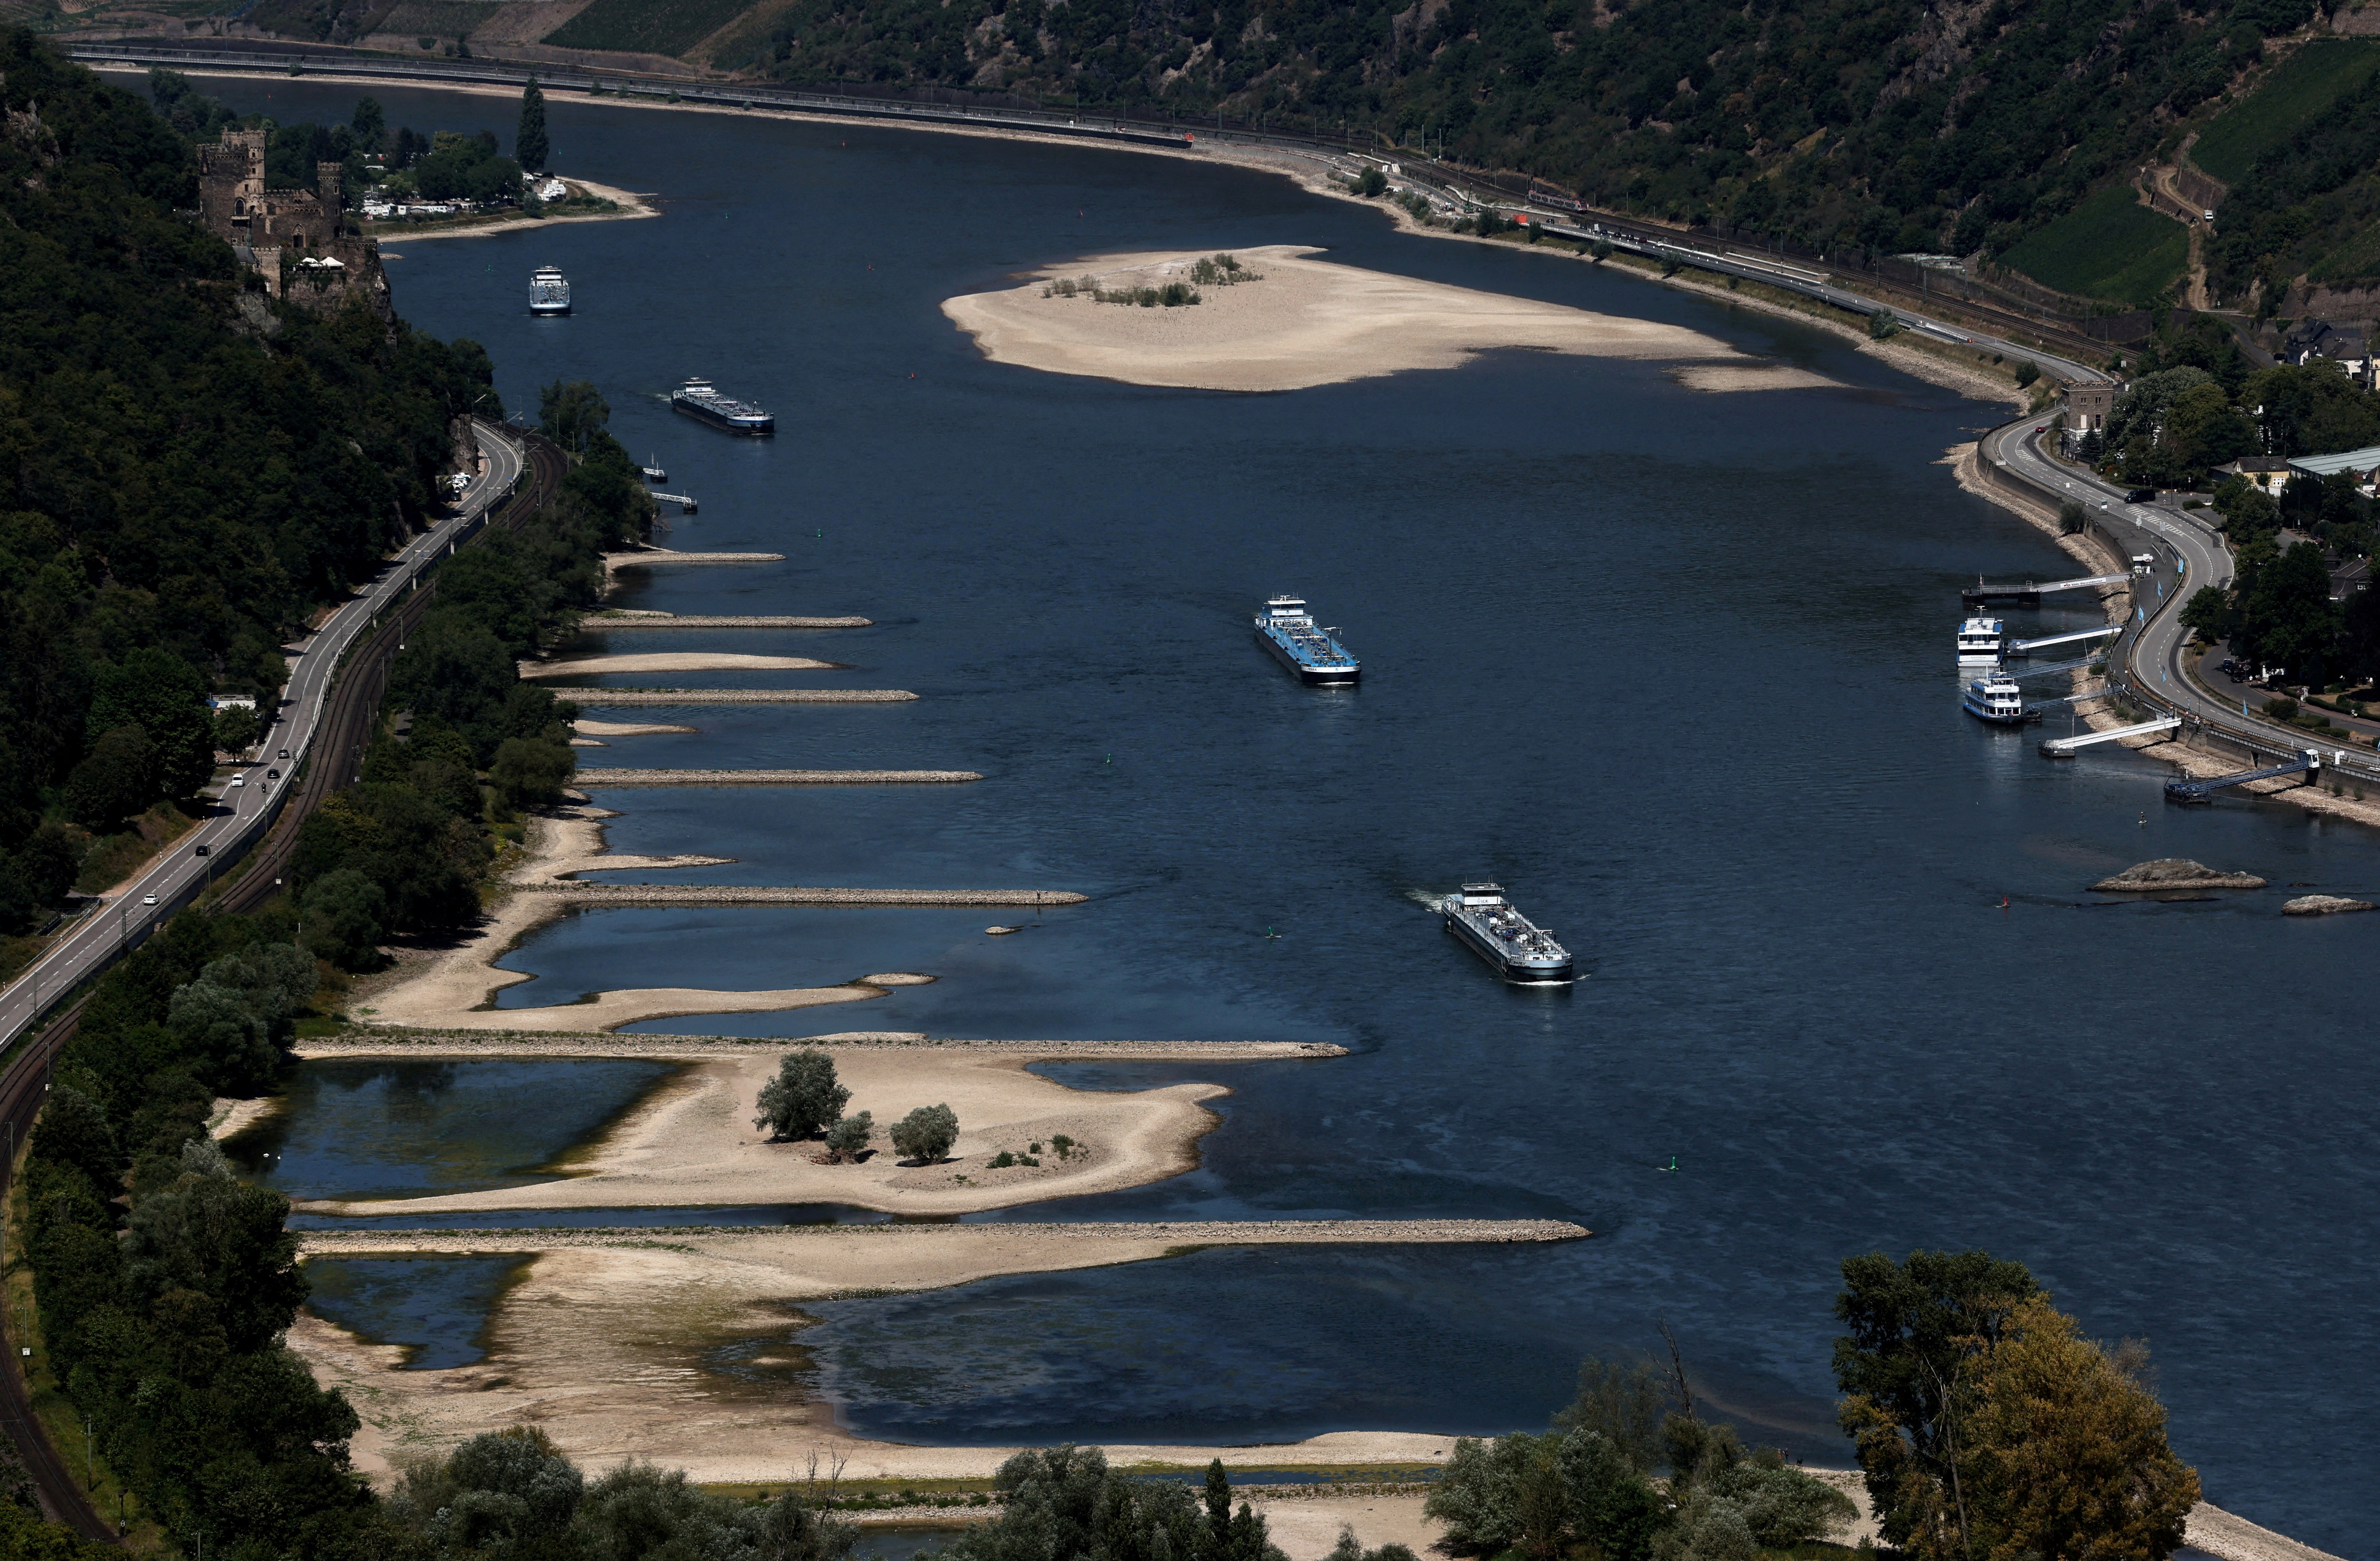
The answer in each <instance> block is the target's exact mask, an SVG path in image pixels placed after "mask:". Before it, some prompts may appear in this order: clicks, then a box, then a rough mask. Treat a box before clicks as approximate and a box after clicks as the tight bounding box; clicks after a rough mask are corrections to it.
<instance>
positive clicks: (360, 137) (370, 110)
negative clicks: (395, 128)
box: [347, 98, 388, 151]
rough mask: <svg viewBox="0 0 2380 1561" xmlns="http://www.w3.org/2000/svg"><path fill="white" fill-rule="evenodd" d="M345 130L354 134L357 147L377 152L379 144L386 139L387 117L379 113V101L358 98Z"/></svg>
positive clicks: (376, 99)
mask: <svg viewBox="0 0 2380 1561" xmlns="http://www.w3.org/2000/svg"><path fill="white" fill-rule="evenodd" d="M347 128H348V129H350V130H352V131H354V132H355V138H356V144H357V145H358V146H359V147H362V148H363V149H364V150H365V151H379V150H380V144H381V142H382V141H383V140H385V139H388V115H385V114H383V113H382V112H381V106H380V100H379V99H378V98H358V99H357V100H356V112H355V114H354V115H352V116H351V117H349V119H348V120H347Z"/></svg>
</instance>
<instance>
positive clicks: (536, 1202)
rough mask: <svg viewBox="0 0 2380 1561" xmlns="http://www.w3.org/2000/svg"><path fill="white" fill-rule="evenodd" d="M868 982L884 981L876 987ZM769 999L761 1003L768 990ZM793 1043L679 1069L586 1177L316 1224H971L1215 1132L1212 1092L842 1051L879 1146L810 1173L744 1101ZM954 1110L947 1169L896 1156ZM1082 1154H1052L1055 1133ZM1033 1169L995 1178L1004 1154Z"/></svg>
mask: <svg viewBox="0 0 2380 1561" xmlns="http://www.w3.org/2000/svg"><path fill="white" fill-rule="evenodd" d="M871 979H872V980H874V981H876V982H879V983H883V982H884V981H885V978H884V977H881V976H878V977H873V978H871ZM775 995H777V994H755V996H775ZM799 1044H800V1043H798V1042H794V1041H785V1042H780V1043H779V1044H778V1045H776V1046H774V1047H767V1048H755V1049H754V1050H753V1051H750V1052H747V1053H746V1054H744V1055H741V1056H733V1057H714V1058H710V1059H705V1060H703V1061H700V1062H697V1063H693V1064H691V1065H689V1066H688V1067H687V1068H686V1069H685V1070H684V1071H682V1072H681V1073H680V1074H679V1075H678V1077H677V1078H676V1079H675V1080H674V1081H673V1082H672V1083H670V1084H668V1085H667V1086H665V1087H663V1088H662V1090H661V1091H660V1092H659V1093H658V1094H656V1095H654V1096H653V1097H652V1098H650V1100H648V1101H647V1102H645V1103H644V1104H643V1105H642V1106H640V1107H637V1109H636V1110H635V1111H633V1112H631V1113H630V1114H629V1116H628V1117H627V1118H626V1119H625V1120H623V1121H622V1122H621V1123H620V1124H619V1125H618V1126H617V1127H615V1128H614V1129H613V1131H611V1132H609V1133H607V1134H606V1135H605V1136H604V1138H603V1140H602V1142H601V1143H600V1144H597V1145H595V1146H594V1147H593V1148H592V1149H591V1150H589V1151H588V1152H586V1153H585V1154H584V1155H582V1156H580V1157H579V1158H578V1159H577V1162H576V1163H575V1168H576V1169H577V1170H578V1172H579V1174H577V1175H573V1176H570V1177H568V1178H565V1179H562V1180H554V1181H547V1182H539V1183H536V1184H533V1185H530V1186H527V1187H508V1188H499V1189H494V1190H492V1191H488V1192H464V1193H452V1194H448V1195H446V1196H443V1197H432V1198H407V1199H396V1200H378V1201H373V1202H370V1203H320V1204H307V1205H305V1206H306V1207H307V1208H308V1209H310V1211H313V1212H318V1213H325V1214H343V1215H359V1214H370V1215H376V1216H385V1217H390V1218H402V1217H405V1216H410V1215H415V1214H452V1213H456V1212H459V1211H464V1210H473V1209H573V1208H622V1207H644V1208H684V1207H700V1206H703V1205H724V1204H859V1205H861V1206H863V1207H867V1208H872V1209H882V1210H885V1211H887V1212H889V1213H893V1214H906V1215H939V1214H964V1213H968V1212H972V1211H974V1210H977V1209H988V1208H1002V1207H1005V1206H1007V1205H1009V1204H1018V1203H1026V1202H1030V1201H1033V1200H1035V1199H1040V1198H1051V1197H1060V1196H1076V1195H1080V1194H1083V1193H1088V1192H1115V1191H1118V1190H1121V1189H1123V1188H1127V1187H1138V1186H1141V1185H1143V1184H1144V1183H1147V1182H1150V1181H1158V1180H1163V1179H1165V1178H1166V1177H1169V1176H1173V1175H1176V1174H1178V1173H1180V1172H1182V1171H1184V1170H1188V1169H1190V1168H1192V1167H1193V1166H1194V1165H1196V1144H1197V1141H1198V1139H1199V1138H1200V1137H1201V1136H1203V1135H1204V1134H1205V1133H1206V1132H1207V1131H1208V1130H1209V1129H1211V1128H1212V1127H1214V1126H1215V1124H1216V1121H1217V1119H1216V1118H1215V1116H1214V1115H1213V1114H1212V1113H1211V1112H1208V1111H1207V1110H1205V1109H1203V1108H1201V1107H1200V1106H1199V1104H1198V1103H1199V1102H1200V1101H1202V1100H1207V1099H1209V1098H1212V1097H1214V1096H1217V1095H1224V1094H1227V1093H1229V1092H1228V1091H1226V1090H1224V1089H1223V1088H1222V1086H1220V1085H1219V1084H1202V1083H1184V1084H1173V1085H1170V1086H1168V1087H1166V1088H1163V1089H1152V1090H1140V1091H1135V1092H1129V1093H1127V1092H1120V1091H1091V1090H1075V1089H1069V1088H1067V1087H1066V1086H1065V1085H1063V1084H1060V1083H1054V1082H1052V1081H1050V1080H1049V1079H1045V1078H1042V1077H1041V1076H1040V1075H1038V1074H1036V1073H1030V1072H1027V1071H1026V1063H1025V1062H1024V1061H1023V1060H1022V1059H1017V1058H1014V1057H1009V1056H1002V1055H1000V1054H997V1053H994V1054H980V1053H977V1054H970V1053H966V1052H956V1051H916V1050H903V1049H899V1048H892V1047H885V1048H872V1049H866V1050H854V1051H847V1052H844V1053H840V1054H838V1055H837V1057H836V1059H835V1065H836V1069H837V1071H838V1072H839V1074H840V1076H841V1078H842V1082H843V1083H844V1087H845V1088H847V1089H849V1090H850V1091H851V1103H850V1105H849V1106H848V1107H846V1109H847V1110H848V1111H850V1112H852V1113H854V1114H856V1113H858V1112H861V1111H870V1112H873V1113H874V1114H875V1119H876V1122H877V1125H878V1136H877V1139H876V1145H877V1152H876V1153H875V1154H874V1155H872V1156H870V1157H868V1159H867V1160H866V1161H865V1162H864V1163H862V1164H859V1165H823V1166H822V1165H819V1164H817V1163H815V1161H814V1159H813V1156H817V1155H819V1154H820V1153H821V1151H820V1147H819V1145H818V1144H816V1143H815V1142H806V1143H798V1144H772V1143H771V1142H769V1141H768V1138H767V1136H766V1134H764V1133H763V1132H761V1131H759V1129H757V1128H755V1127H754V1126H753V1125H752V1111H753V1102H754V1099H755V1097H757V1096H758V1095H759V1093H760V1088H761V1086H762V1085H763V1084H765V1083H768V1082H769V1080H770V1079H771V1077H773V1076H774V1075H775V1073H776V1071H777V1062H778V1059H779V1058H780V1057H782V1056H783V1054H784V1053H786V1052H789V1051H791V1050H793V1049H795V1047H797V1046H798V1045H799ZM933 1105H948V1106H949V1107H951V1109H952V1110H953V1111H955V1112H956V1113H957V1114H958V1119H959V1138H958V1142H957V1144H954V1145H953V1148H952V1151H951V1158H950V1160H949V1161H948V1162H946V1163H944V1164H941V1165H931V1166H927V1165H914V1164H904V1163H902V1162H900V1161H899V1160H898V1159H897V1158H896V1157H895V1156H894V1155H893V1153H892V1148H891V1146H890V1144H887V1143H886V1142H885V1138H884V1133H885V1131H886V1130H888V1129H890V1128H891V1126H892V1124H893V1123H894V1122H897V1121H899V1120H900V1119H902V1118H903V1117H905V1116H906V1115H908V1114H909V1112H910V1111H912V1110H913V1109H915V1108H917V1107H920V1106H933ZM1061 1133H1062V1134H1064V1135H1066V1136H1067V1137H1069V1138H1072V1139H1073V1140H1074V1141H1075V1149H1074V1150H1073V1151H1072V1153H1070V1154H1069V1155H1068V1156H1066V1157H1065V1158H1060V1157H1059V1156H1058V1155H1057V1153H1056V1152H1055V1150H1054V1149H1053V1148H1051V1147H1050V1144H1051V1141H1052V1140H1053V1139H1054V1138H1055V1137H1056V1135H1058V1134H1061ZM1036 1143H1038V1144H1041V1145H1042V1152H1041V1153H1040V1154H1039V1155H1038V1156H1036V1157H1037V1158H1038V1159H1039V1161H1040V1164H1039V1165H1038V1166H1025V1165H1014V1166H1009V1167H1006V1168H1002V1169H998V1170H994V1169H990V1168H988V1167H987V1165H986V1162H987V1161H989V1160H990V1159H991V1158H992V1157H993V1156H995V1155H997V1154H999V1153H1000V1152H1001V1151H1002V1150H1006V1151H1009V1152H1011V1153H1012V1154H1014V1155H1016V1156H1026V1155H1027V1154H1028V1152H1029V1148H1030V1145H1032V1144H1036Z"/></svg>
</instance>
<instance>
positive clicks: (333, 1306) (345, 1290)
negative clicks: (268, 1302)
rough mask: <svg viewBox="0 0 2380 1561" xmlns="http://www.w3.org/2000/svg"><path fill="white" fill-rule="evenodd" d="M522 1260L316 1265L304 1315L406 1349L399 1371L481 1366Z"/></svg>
mask: <svg viewBox="0 0 2380 1561" xmlns="http://www.w3.org/2000/svg"><path fill="white" fill-rule="evenodd" d="M526 1266H528V1258H526V1257H514V1256H506V1257H468V1256H467V1257H456V1256H447V1255H443V1254H423V1255H419V1256H412V1257H333V1258H317V1259H315V1260H314V1261H313V1262H310V1263H309V1264H307V1265H306V1277H307V1279H308V1280H309V1281H310V1282H311V1284H312V1285H313V1287H314V1291H313V1294H312V1296H311V1297H310V1299H309V1300H308V1301H307V1302H306V1304H307V1306H308V1308H309V1309H310V1310H311V1311H313V1312H316V1313H320V1314H321V1315H322V1317H323V1318H324V1319H326V1320H327V1321H329V1322H333V1323H335V1324H337V1325H339V1326H340V1327H343V1328H345V1329H346V1330H347V1331H348V1332H349V1333H352V1334H356V1335H358V1336H359V1337H363V1338H365V1339H367V1340H369V1341H370V1342H371V1343H374V1344H395V1345H401V1346H403V1347H405V1349H406V1357H405V1361H404V1369H405V1370H407V1371H417V1372H433V1371H444V1370H447V1369H448V1368H450V1367H454V1366H471V1365H477V1364H478V1363H479V1362H480V1361H484V1360H486V1359H487V1353H488V1352H487V1341H486V1339H485V1337H483V1335H484V1330H485V1327H486V1325H487V1321H488V1317H489V1313H490V1311H491V1309H492V1307H493V1306H494V1304H495V1301H496V1299H497V1297H499V1296H501V1295H502V1294H503V1293H504V1289H505V1287H507V1286H508V1285H510V1284H511V1283H512V1282H513V1280H514V1278H515V1277H516V1276H517V1275H518V1274H519V1273H520V1271H521V1270H522V1269H523V1268H525V1267H526Z"/></svg>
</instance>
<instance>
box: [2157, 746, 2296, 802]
mask: <svg viewBox="0 0 2380 1561" xmlns="http://www.w3.org/2000/svg"><path fill="white" fill-rule="evenodd" d="M2320 768H2322V756H2321V755H2320V754H2318V753H2316V752H2315V751H2314V750H2313V749H2312V748H2308V749H2307V750H2306V751H2305V752H2304V753H2302V754H2300V755H2299V756H2297V757H2296V758H2294V759H2291V760H2290V761H2289V762H2288V763H2286V764H2276V765H2267V766H2266V767H2265V768H2263V769H2249V770H2242V771H2241V772H2240V773H2239V774H2237V775H2216V776H2212V777H2210V778H2208V779H2207V780H2168V781H2167V782H2166V783H2165V798H2166V801H2168V802H2212V801H2214V800H2215V793H2217V792H2219V791H2221V790H2223V788H2224V787H2226V786H2244V785H2246V784H2247V783H2248V782H2249V781H2251V780H2279V779H2280V778H2281V777H2282V776H2284V775H2296V774H2300V773H2303V774H2304V775H2305V777H2306V780H2307V783H2308V784H2309V785H2310V784H2312V783H2313V773H2314V772H2315V771H2316V770H2319V769H2320Z"/></svg>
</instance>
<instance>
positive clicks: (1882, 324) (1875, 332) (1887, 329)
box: [1867, 309, 1900, 342]
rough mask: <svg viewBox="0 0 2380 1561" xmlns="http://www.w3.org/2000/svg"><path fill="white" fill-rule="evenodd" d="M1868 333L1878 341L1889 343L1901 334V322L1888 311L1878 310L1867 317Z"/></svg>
mask: <svg viewBox="0 0 2380 1561" xmlns="http://www.w3.org/2000/svg"><path fill="white" fill-rule="evenodd" d="M1867 333H1868V335H1869V337H1870V338H1871V339H1873V340H1876V341H1879V342H1882V341H1888V340H1890V339H1891V338H1892V337H1894V336H1897V335H1899V334H1900V318H1899V317H1898V316H1896V315H1895V314H1894V313H1893V312H1892V311H1891V310H1890V309H1877V310H1876V312H1875V313H1874V314H1871V315H1869V316H1868V317H1867Z"/></svg>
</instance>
